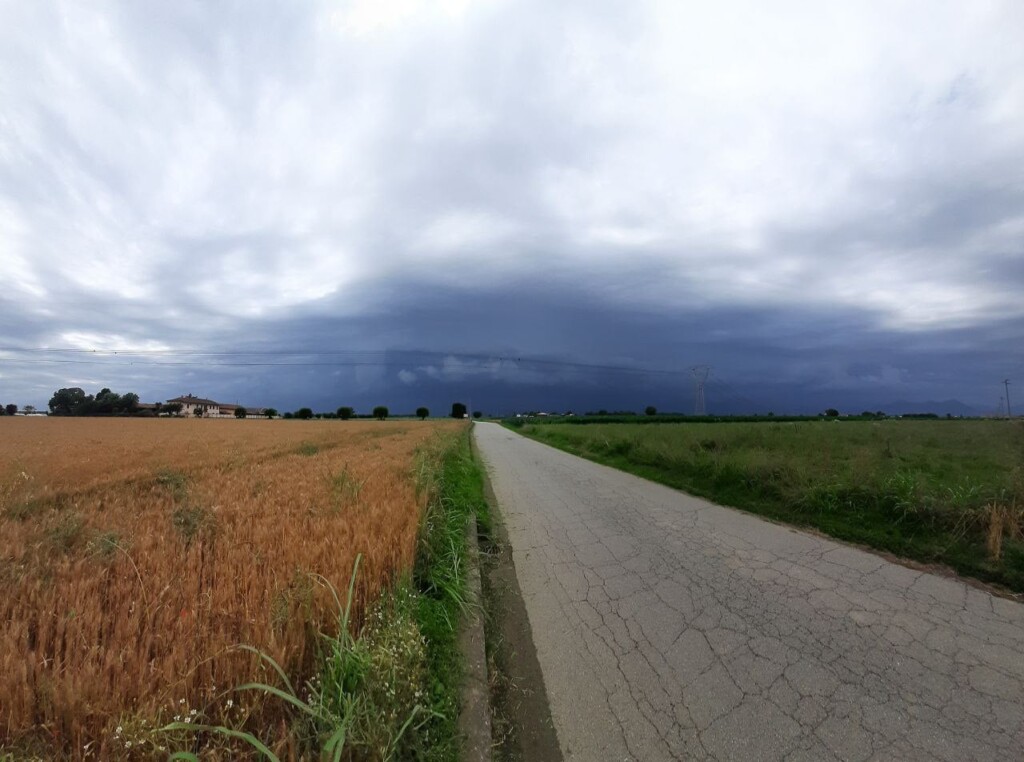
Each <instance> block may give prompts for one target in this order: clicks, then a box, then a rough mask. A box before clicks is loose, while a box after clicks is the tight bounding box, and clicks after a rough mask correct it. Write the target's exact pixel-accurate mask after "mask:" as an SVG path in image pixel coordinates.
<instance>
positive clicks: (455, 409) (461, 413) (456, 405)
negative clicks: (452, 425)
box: [452, 402, 466, 418]
mask: <svg viewBox="0 0 1024 762" xmlns="http://www.w3.org/2000/svg"><path fill="white" fill-rule="evenodd" d="M465 417H466V406H465V405H463V404H462V403H461V402H453V403H452V418H465Z"/></svg>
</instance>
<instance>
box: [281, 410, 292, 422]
mask: <svg viewBox="0 0 1024 762" xmlns="http://www.w3.org/2000/svg"><path fill="white" fill-rule="evenodd" d="M281 417H282V418H284V419H285V420H286V421H290V420H291V419H292V418H294V417H295V413H290V412H289V413H285V414H284V415H283V416H281Z"/></svg>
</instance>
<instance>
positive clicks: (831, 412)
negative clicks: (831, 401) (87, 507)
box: [825, 407, 839, 418]
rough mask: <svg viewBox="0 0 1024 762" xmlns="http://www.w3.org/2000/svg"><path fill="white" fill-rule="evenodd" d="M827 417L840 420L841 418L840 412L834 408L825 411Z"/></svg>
mask: <svg viewBox="0 0 1024 762" xmlns="http://www.w3.org/2000/svg"><path fill="white" fill-rule="evenodd" d="M825 417H826V418H838V417H839V411H838V410H836V409H835V408H834V407H830V408H829V409H828V410H826V411H825Z"/></svg>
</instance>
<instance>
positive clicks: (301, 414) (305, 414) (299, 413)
mask: <svg viewBox="0 0 1024 762" xmlns="http://www.w3.org/2000/svg"><path fill="white" fill-rule="evenodd" d="M295 417H296V418H298V419H300V420H303V421H308V420H309V419H310V418H312V417H313V411H312V410H311V409H310V408H308V407H300V408H299V409H298V410H296V411H295Z"/></svg>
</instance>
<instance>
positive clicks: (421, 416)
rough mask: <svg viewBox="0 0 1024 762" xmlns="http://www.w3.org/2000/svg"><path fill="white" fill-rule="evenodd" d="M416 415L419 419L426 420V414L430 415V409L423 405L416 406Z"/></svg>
mask: <svg viewBox="0 0 1024 762" xmlns="http://www.w3.org/2000/svg"><path fill="white" fill-rule="evenodd" d="M416 415H418V416H419V419H420V420H421V421H423V420H426V418H427V416H428V415H430V411H429V410H427V409H426V408H425V407H418V408H416Z"/></svg>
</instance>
